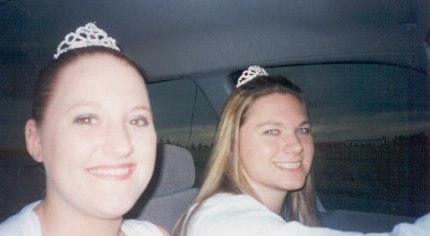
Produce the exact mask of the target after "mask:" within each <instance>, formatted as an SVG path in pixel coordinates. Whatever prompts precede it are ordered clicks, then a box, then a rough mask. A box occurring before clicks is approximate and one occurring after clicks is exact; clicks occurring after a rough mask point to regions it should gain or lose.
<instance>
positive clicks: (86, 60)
mask: <svg viewBox="0 0 430 236" xmlns="http://www.w3.org/2000/svg"><path fill="white" fill-rule="evenodd" d="M45 117H46V119H45V121H44V125H43V126H42V127H41V130H40V135H41V137H40V139H41V140H40V143H41V148H42V159H43V162H44V165H45V168H46V173H47V199H48V201H51V200H52V201H57V202H65V203H67V204H68V205H69V207H70V206H72V207H73V208H74V209H78V211H81V212H85V213H86V214H92V215H97V216H102V217H106V218H110V217H112V218H114V217H120V216H122V214H124V213H126V212H127V211H128V210H129V209H130V208H131V206H132V205H133V204H134V203H135V201H136V200H137V198H138V197H139V196H140V194H141V193H142V191H143V190H144V189H145V188H146V186H147V184H148V182H149V180H150V178H151V176H152V172H153V168H154V162H155V150H156V134H155V130H154V124H153V120H152V113H151V107H150V103H149V99H148V93H147V90H146V86H145V84H144V81H143V79H142V77H141V76H140V75H139V73H138V72H137V71H136V70H135V69H134V68H133V67H131V66H130V65H128V64H126V63H125V62H124V61H121V60H119V59H117V58H114V57H113V56H110V55H106V54H96V55H92V56H85V57H83V58H80V59H78V60H77V61H76V62H74V63H73V64H71V65H69V66H67V67H66V68H65V69H64V70H63V71H62V73H61V74H60V78H59V83H58V84H57V87H56V88H55V92H54V94H53V96H52V99H51V101H50V103H49V105H48V108H47V111H46V116H45Z"/></svg>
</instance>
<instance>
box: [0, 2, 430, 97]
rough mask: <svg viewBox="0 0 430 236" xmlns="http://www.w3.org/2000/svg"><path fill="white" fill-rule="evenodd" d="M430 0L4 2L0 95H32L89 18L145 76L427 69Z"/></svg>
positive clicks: (0, 32)
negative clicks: (348, 65) (281, 69)
mask: <svg viewBox="0 0 430 236" xmlns="http://www.w3.org/2000/svg"><path fill="white" fill-rule="evenodd" d="M429 2H430V1H428V0H403V1H401V0H389V1H386V0H384V1H382V0H361V1H354V0H307V1H302V0H265V1H261V0H235V1H232V0H182V1H181V0H158V1H150V0H147V1H145V0H124V1H117V0H93V1H80V0H79V1H76V0H75V1H65V0H57V1H48V0H38V1H33V0H0V52H1V54H0V60H1V63H0V70H1V71H2V73H1V74H0V79H1V80H2V82H1V83H2V84H3V85H2V86H1V94H2V95H5V94H6V95H7V94H9V95H10V93H11V92H10V89H9V87H8V88H7V89H8V90H7V91H6V85H10V86H12V87H14V88H15V91H13V93H14V94H17V95H28V94H30V92H29V91H30V90H31V86H32V83H30V82H31V80H34V77H35V75H36V73H37V70H38V69H40V67H42V66H43V65H44V64H46V63H47V62H48V60H50V59H51V58H52V55H53V54H54V52H55V49H56V46H57V45H58V43H59V42H60V41H61V40H62V39H63V38H64V36H65V35H66V34H67V33H68V32H71V31H74V30H75V29H76V27H78V26H81V25H83V24H85V23H87V22H90V21H94V22H96V23H97V25H98V26H99V27H101V28H103V29H105V30H106V31H107V32H108V34H110V35H111V36H113V37H114V38H116V39H117V41H118V42H119V44H120V46H121V47H122V48H123V49H124V51H125V52H126V53H127V54H129V55H130V56H131V57H132V58H133V59H135V60H136V61H137V62H138V63H139V64H140V65H141V66H142V67H143V68H144V69H145V71H146V72H147V73H148V75H149V77H150V81H158V80H165V79H175V78H181V77H184V76H193V75H198V74H204V73H214V72H227V71H231V70H235V69H239V68H243V67H246V66H247V65H250V64H260V65H264V66H267V65H270V66H272V65H290V64H301V63H324V62H340V61H342V62H343V61H355V62H356V61H366V62H381V63H390V64H391V63H393V64H398V65H402V66H407V67H411V68H413V69H416V70H419V71H423V72H424V71H426V69H427V65H428V61H427V59H426V55H425V50H424V39H425V37H426V33H427V32H428V30H429V28H430V27H429V26H430V3H429Z"/></svg>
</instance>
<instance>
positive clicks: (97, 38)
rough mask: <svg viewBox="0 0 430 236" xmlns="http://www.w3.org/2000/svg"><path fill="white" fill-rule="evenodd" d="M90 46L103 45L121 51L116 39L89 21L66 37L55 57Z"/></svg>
mask: <svg viewBox="0 0 430 236" xmlns="http://www.w3.org/2000/svg"><path fill="white" fill-rule="evenodd" d="M90 46H102V47H107V48H112V49H114V50H117V51H120V49H119V47H118V46H117V45H116V41H115V39H113V38H111V37H109V36H108V35H107V33H106V32H105V31H104V30H102V29H100V28H98V27H97V26H96V25H95V23H91V22H90V23H88V24H86V25H85V26H81V27H79V28H77V29H76V31H75V32H71V33H69V34H67V35H66V37H64V40H63V41H61V43H60V44H59V45H58V47H57V53H56V54H54V58H55V59H57V58H58V57H59V56H60V55H61V54H63V53H65V52H67V51H69V50H72V49H76V48H85V47H90Z"/></svg>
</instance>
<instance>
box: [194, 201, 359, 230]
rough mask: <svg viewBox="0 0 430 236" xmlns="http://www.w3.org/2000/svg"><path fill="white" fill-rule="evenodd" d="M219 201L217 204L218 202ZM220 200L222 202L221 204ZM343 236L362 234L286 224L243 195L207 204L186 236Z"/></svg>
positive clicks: (295, 223) (198, 212)
mask: <svg viewBox="0 0 430 236" xmlns="http://www.w3.org/2000/svg"><path fill="white" fill-rule="evenodd" d="M218 200H219V201H218ZM221 200H222V201H221ZM202 235H204V236H219V235H223V236H224V235H225V236H228V235H234V236H241V235H242V236H281V235H282V236H284V235H301V236H307V235H312V236H328V235H330V236H344V235H354V236H355V235H363V234H361V233H354V232H349V233H347V232H342V231H336V230H331V229H327V228H316V227H307V226H304V225H302V224H300V223H298V222H288V223H286V222H285V221H284V220H283V219H282V218H281V217H280V216H278V215H277V214H275V213H273V212H271V211H270V210H269V209H267V208H266V207H265V206H263V205H262V204H260V203H259V202H257V201H256V200H255V199H253V198H251V197H249V196H246V195H236V196H231V195H230V196H226V197H224V198H219V196H218V199H217V200H216V201H213V200H211V201H208V202H207V203H205V204H203V205H202V207H201V208H200V209H199V210H198V211H197V213H196V214H195V215H194V217H193V218H192V220H191V222H190V225H189V228H188V232H187V236H202Z"/></svg>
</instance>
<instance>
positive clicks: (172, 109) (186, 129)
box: [148, 79, 218, 186]
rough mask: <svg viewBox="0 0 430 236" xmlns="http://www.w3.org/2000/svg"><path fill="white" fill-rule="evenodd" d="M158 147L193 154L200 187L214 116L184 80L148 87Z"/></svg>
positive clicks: (200, 93) (197, 184) (195, 88)
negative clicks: (182, 149) (172, 146)
mask: <svg viewBox="0 0 430 236" xmlns="http://www.w3.org/2000/svg"><path fill="white" fill-rule="evenodd" d="M148 91H149V96H150V99H151V103H152V109H153V112H154V120H155V126H156V130H157V135H158V140H159V142H160V143H172V144H177V145H179V146H182V147H185V148H187V149H188V150H190V152H191V153H192V154H193V158H194V162H195V167H196V183H195V185H196V186H200V184H201V181H202V177H203V172H204V168H205V167H206V163H207V160H208V158H209V154H210V150H211V147H212V142H213V137H214V135H215V129H216V125H217V123H218V116H217V115H216V113H215V111H214V110H213V109H212V107H211V106H210V105H209V103H208V101H207V99H206V97H205V96H204V95H203V93H202V92H201V91H200V89H199V88H198V86H197V85H196V84H195V83H194V82H193V81H192V80H188V79H181V80H173V81H165V82H159V83H153V84H149V85H148Z"/></svg>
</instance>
